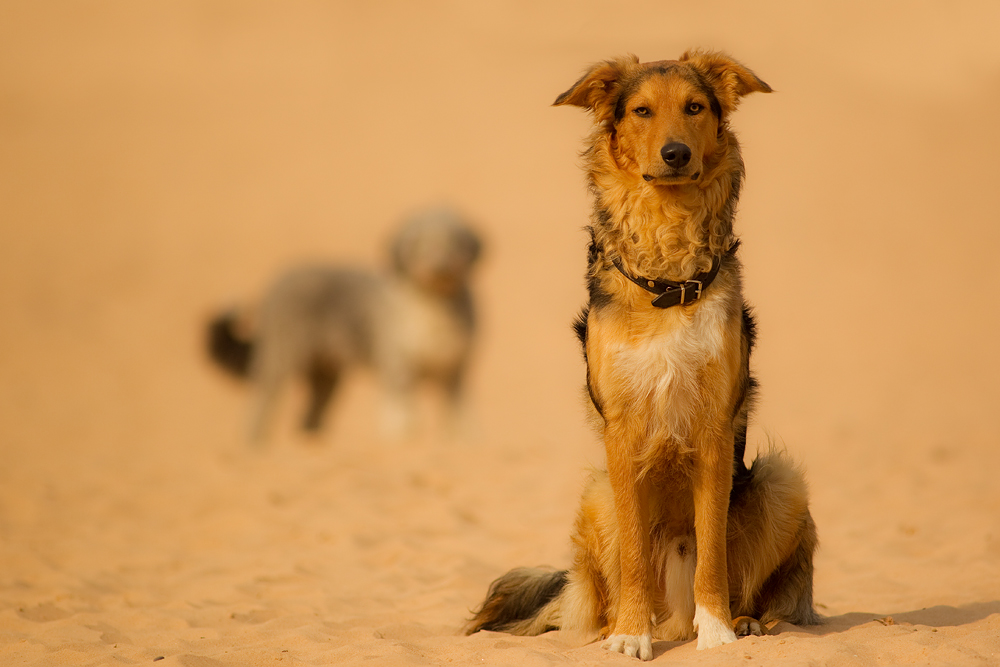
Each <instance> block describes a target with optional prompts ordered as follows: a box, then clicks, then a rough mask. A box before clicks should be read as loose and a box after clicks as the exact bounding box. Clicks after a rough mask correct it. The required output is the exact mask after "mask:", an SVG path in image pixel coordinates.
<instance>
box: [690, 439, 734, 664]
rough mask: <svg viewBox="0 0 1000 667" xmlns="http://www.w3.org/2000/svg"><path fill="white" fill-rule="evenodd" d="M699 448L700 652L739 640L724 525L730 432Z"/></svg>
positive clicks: (696, 588)
mask: <svg viewBox="0 0 1000 667" xmlns="http://www.w3.org/2000/svg"><path fill="white" fill-rule="evenodd" d="M722 431H723V433H722V436H721V438H720V437H719V434H714V437H708V438H705V439H702V441H701V442H700V443H699V444H698V449H699V455H698V463H697V464H696V466H695V471H694V479H693V480H692V481H693V485H692V486H693V491H694V528H695V540H696V544H697V552H698V559H697V563H696V565H695V571H694V602H695V613H694V627H695V630H696V631H697V632H698V649H699V650H701V649H706V648H713V647H715V646H720V645H722V644H728V643H729V642H734V641H736V634H735V633H734V632H733V627H732V619H731V615H730V611H729V578H728V574H727V571H726V525H727V524H726V522H727V518H728V513H729V492H730V490H731V489H732V486H733V479H732V466H733V463H732V456H733V438H732V431H731V429H722Z"/></svg>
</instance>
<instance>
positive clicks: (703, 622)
mask: <svg viewBox="0 0 1000 667" xmlns="http://www.w3.org/2000/svg"><path fill="white" fill-rule="evenodd" d="M694 628H695V630H696V631H697V632H698V650H699V651H704V650H705V649H707V648H715V647H716V646H722V645H723V644H729V643H731V642H734V641H736V633H735V632H733V629H732V628H731V627H729V624H728V623H726V622H724V621H722V620H720V619H718V618H716V617H715V616H713V615H711V614H709V613H708V612H707V611H706V610H705V609H704V608H703V607H696V609H695V612H694Z"/></svg>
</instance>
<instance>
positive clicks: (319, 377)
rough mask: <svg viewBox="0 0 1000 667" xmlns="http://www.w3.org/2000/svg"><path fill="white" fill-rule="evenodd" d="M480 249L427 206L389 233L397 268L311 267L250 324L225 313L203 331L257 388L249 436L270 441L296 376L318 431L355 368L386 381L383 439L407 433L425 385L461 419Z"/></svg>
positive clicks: (275, 292)
mask: <svg viewBox="0 0 1000 667" xmlns="http://www.w3.org/2000/svg"><path fill="white" fill-rule="evenodd" d="M480 250H481V243H480V239H479V237H478V236H477V235H476V233H475V232H474V231H473V230H472V229H471V227H470V226H469V225H468V224H467V223H466V222H465V221H464V220H463V219H462V218H461V217H460V216H458V215H457V214H456V213H454V212H453V211H451V210H448V209H444V208H441V209H433V210H428V211H424V212H422V213H420V214H417V215H415V216H414V217H412V218H411V219H409V220H408V221H407V222H406V223H405V224H404V225H403V227H402V229H401V230H400V231H399V233H398V235H397V236H396V238H395V239H394V240H393V242H392V246H391V255H392V267H393V271H392V272H391V275H380V274H376V273H374V272H369V271H361V270H355V269H349V268H338V267H328V266H304V267H300V268H296V269H293V270H292V271H290V272H289V273H287V274H285V275H283V276H281V277H280V278H279V279H278V280H277V281H276V282H275V283H274V285H273V286H272V287H271V289H270V290H269V291H268V292H267V294H266V295H265V296H264V298H263V301H262V303H261V304H260V306H259V309H258V313H257V316H256V318H255V319H256V322H255V326H253V327H248V326H247V325H246V323H245V322H243V321H242V320H243V318H241V316H240V315H239V314H238V313H234V312H224V313H221V314H220V315H218V316H217V317H216V318H215V319H214V320H213V321H212V322H211V323H210V324H209V327H208V349H209V353H210V355H211V357H212V358H213V359H214V360H215V361H217V362H218V363H219V364H220V365H221V366H222V367H223V368H225V369H227V370H228V371H231V372H232V373H233V374H235V375H237V376H241V377H248V378H249V379H250V380H251V381H252V383H253V385H254V392H255V396H254V398H253V405H252V408H251V412H250V422H249V428H248V437H249V439H250V440H251V441H252V442H260V441H261V440H263V439H265V436H266V431H267V427H268V422H269V420H270V417H271V413H272V411H273V409H274V406H275V402H276V399H277V397H278V394H279V392H280V390H281V388H282V387H283V386H284V385H285V384H286V383H287V381H288V380H290V379H292V378H293V377H295V376H298V377H301V378H304V379H305V380H306V381H307V383H308V386H309V390H310V400H309V406H308V409H307V411H306V413H305V417H304V419H303V422H302V426H303V428H304V429H305V430H307V431H318V430H319V429H320V427H321V426H322V423H323V417H324V414H325V412H326V410H327V406H328V405H329V403H330V400H331V398H332V396H333V394H334V391H335V390H336V389H337V387H338V385H339V384H340V381H341V379H342V377H343V375H344V373H345V372H346V371H348V370H349V369H351V368H355V367H368V368H370V369H372V370H373V371H374V372H375V374H376V376H377V378H378V381H379V383H380V385H381V387H382V390H383V394H384V405H383V415H382V419H381V425H382V432H383V435H385V436H387V437H391V438H397V437H401V436H404V435H407V434H409V432H410V430H411V428H412V426H413V421H414V416H413V405H412V403H413V399H414V392H415V390H416V389H417V386H418V385H419V384H421V383H430V384H433V385H436V386H438V387H440V388H441V389H443V391H444V394H445V397H446V403H447V405H448V410H449V419H450V422H451V423H452V424H454V423H455V421H456V420H457V419H458V416H459V414H458V413H459V403H460V401H461V395H462V382H463V378H464V376H465V371H466V366H467V363H468V359H469V352H470V349H471V344H472V340H473V334H474V329H475V317H474V311H473V299H472V296H471V292H470V289H469V278H470V275H471V272H472V269H473V266H474V265H475V264H476V262H477V259H478V258H479V255H480ZM248 328H252V331H251V332H247V331H246V329H248Z"/></svg>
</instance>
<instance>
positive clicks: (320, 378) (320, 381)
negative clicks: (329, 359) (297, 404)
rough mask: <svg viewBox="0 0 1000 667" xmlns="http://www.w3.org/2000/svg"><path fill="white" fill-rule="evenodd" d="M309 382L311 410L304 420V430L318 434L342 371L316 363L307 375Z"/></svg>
mask: <svg viewBox="0 0 1000 667" xmlns="http://www.w3.org/2000/svg"><path fill="white" fill-rule="evenodd" d="M306 377H307V380H308V382H309V391H310V394H309V408H308V409H307V410H306V414H305V418H304V419H303V420H302V428H303V429H305V430H306V431H309V432H310V433H316V432H317V431H319V429H320V428H321V427H322V425H323V415H324V413H325V412H326V408H327V406H328V405H329V404H330V399H331V398H332V397H333V393H334V391H335V390H336V389H337V385H338V384H339V382H340V369H339V368H337V367H335V366H330V365H325V364H320V363H314V364H313V365H312V366H311V367H310V368H309V372H308V374H307V376H306Z"/></svg>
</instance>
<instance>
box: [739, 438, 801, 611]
mask: <svg viewBox="0 0 1000 667" xmlns="http://www.w3.org/2000/svg"><path fill="white" fill-rule="evenodd" d="M808 503H809V499H808V491H807V489H806V483H805V479H804V478H803V476H802V473H801V471H799V470H798V468H796V467H795V466H794V464H792V463H791V462H790V461H789V460H788V459H787V458H786V457H785V456H784V455H783V454H781V453H779V452H771V453H768V454H765V455H762V456H760V457H758V458H757V460H756V461H754V463H753V465H752V466H751V467H750V469H749V470H748V472H747V475H746V477H745V478H744V479H742V480H741V481H740V483H739V484H738V485H736V487H735V490H734V492H733V498H732V501H731V503H730V507H729V522H728V524H729V526H728V537H727V552H728V565H729V594H730V599H731V600H732V605H733V606H732V612H733V615H734V616H741V615H745V616H753V617H755V618H757V619H759V620H760V623H761V624H762V625H764V626H767V625H770V624H772V623H773V622H775V621H787V622H789V623H793V624H796V625H812V624H815V623H818V622H819V617H818V616H817V615H816V612H815V610H814V609H813V602H812V590H813V552H814V551H815V549H816V544H817V538H816V525H815V524H814V523H813V520H812V516H811V515H810V513H809V504H808Z"/></svg>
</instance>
